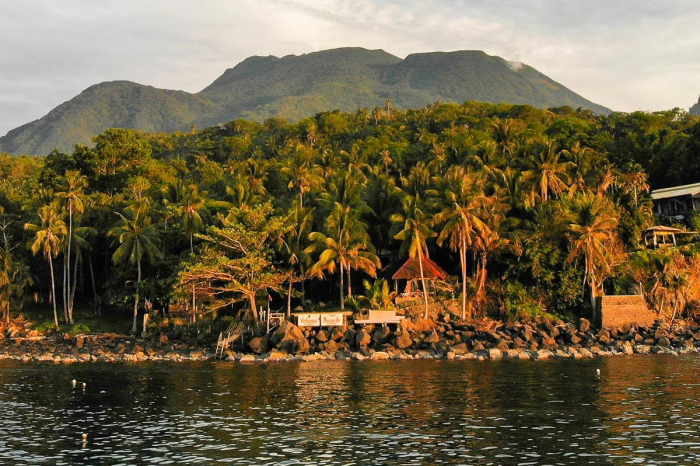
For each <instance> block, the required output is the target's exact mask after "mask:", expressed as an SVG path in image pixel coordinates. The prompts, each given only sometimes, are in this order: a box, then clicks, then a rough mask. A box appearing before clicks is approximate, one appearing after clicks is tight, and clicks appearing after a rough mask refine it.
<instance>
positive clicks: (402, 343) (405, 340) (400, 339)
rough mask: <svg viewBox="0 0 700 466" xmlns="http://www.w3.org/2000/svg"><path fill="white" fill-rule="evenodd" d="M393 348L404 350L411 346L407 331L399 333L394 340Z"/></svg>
mask: <svg viewBox="0 0 700 466" xmlns="http://www.w3.org/2000/svg"><path fill="white" fill-rule="evenodd" d="M394 346H395V347H397V348H399V349H406V348H410V347H411V346H413V340H412V339H411V336H410V335H409V334H408V332H407V331H405V330H404V331H402V332H400V333H399V334H398V335H397V336H396V338H395V339H394Z"/></svg>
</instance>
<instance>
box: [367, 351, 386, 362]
mask: <svg viewBox="0 0 700 466" xmlns="http://www.w3.org/2000/svg"><path fill="white" fill-rule="evenodd" d="M370 359H374V360H377V359H389V353H386V352H384V351H377V352H375V353H373V354H372V356H371V357H370Z"/></svg>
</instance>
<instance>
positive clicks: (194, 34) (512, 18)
mask: <svg viewBox="0 0 700 466" xmlns="http://www.w3.org/2000/svg"><path fill="white" fill-rule="evenodd" d="M345 46H360V47H365V48H370V49H378V48H381V49H384V50H386V51H387V52H390V53H392V54H394V55H397V56H399V57H402V58H403V57H405V56H406V55H408V54H410V53H414V52H432V51H452V50H465V49H477V50H483V51H485V52H486V53H488V54H490V55H498V56H501V57H503V58H505V59H507V60H512V61H522V62H524V63H527V64H528V65H530V66H533V67H534V68H536V69H538V70H539V71H541V72H542V73H544V74H546V75H548V76H549V77H551V78H552V79H554V80H556V81H559V82H560V83H562V84H564V85H565V86H567V87H569V88H570V89H572V90H573V91H575V92H577V93H579V94H581V95H583V96H584V97H586V98H588V99H590V100H592V101H594V102H596V103H599V104H602V105H605V106H607V107H610V108H612V109H614V110H621V111H634V110H652V111H653V110H664V109H669V108H672V107H682V108H685V109H687V108H688V107H690V106H691V105H692V104H693V103H695V102H696V101H697V99H698V94H700V2H699V1H697V0H655V1H647V0H503V1H499V0H433V1H427V0H406V1H397V0H199V1H197V2H193V1H191V0H190V1H185V0H99V1H97V0H54V1H50V0H0V135H3V134H5V133H6V132H7V131H9V130H10V129H12V128H15V127H17V126H19V125H21V124H24V123H27V122H29V121H31V120H34V119H37V118H40V117H42V116H43V115H45V114H46V113H47V112H48V111H49V110H51V109H52V108H53V107H55V106H57V105H58V104H60V103H62V102H64V101H66V100H69V99H70V98H72V97H74V96H75V95H77V94H78V93H80V92H81V91H82V90H83V89H85V88H87V87H88V86H90V85H92V84H95V83H98V82H102V81H111V80H117V79H126V80H130V81H135V82H138V83H142V84H149V85H152V86H156V87H161V88H169V89H181V90H185V91H188V92H198V91H200V90H201V89H203V88H204V87H206V86H207V85H208V84H209V83H211V82H212V81H213V80H214V79H216V78H217V77H218V76H219V75H221V74H222V73H223V72H224V70H225V69H227V68H231V67H233V66H234V65H236V64H237V63H238V62H240V61H241V60H243V59H245V58H246V57H248V56H250V55H276V56H284V55H288V54H296V55H299V54H303V53H308V52H313V51H317V50H324V49H329V48H336V47H345Z"/></svg>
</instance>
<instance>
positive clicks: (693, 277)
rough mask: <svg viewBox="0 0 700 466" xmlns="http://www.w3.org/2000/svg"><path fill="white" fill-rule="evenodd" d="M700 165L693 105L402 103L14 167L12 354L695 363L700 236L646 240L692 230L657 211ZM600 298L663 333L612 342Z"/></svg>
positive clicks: (6, 296)
mask: <svg viewBox="0 0 700 466" xmlns="http://www.w3.org/2000/svg"><path fill="white" fill-rule="evenodd" d="M698 164H700V117H698V116H696V115H690V114H688V113H686V112H684V111H681V110H677V109H676V110H670V111H666V112H656V113H644V112H635V113H632V114H623V113H611V114H609V115H598V114H595V113H593V112H591V111H590V110H581V109H579V110H575V109H571V108H568V107H560V108H552V109H536V108H533V107H529V106H526V105H508V104H497V105H496V104H487V103H477V102H467V103H465V104H463V105H457V104H440V103H436V104H433V105H430V106H428V107H425V108H420V109H415V110H400V109H396V108H394V107H393V105H392V103H391V101H390V100H387V101H386V102H383V103H382V105H381V106H378V107H376V108H375V109H373V110H369V109H360V110H358V111H356V112H352V113H344V112H338V111H336V112H325V113H320V114H318V115H316V116H314V117H310V118H306V119H303V120H300V121H298V122H296V123H289V122H287V121H284V120H281V119H276V118H272V119H268V120H266V121H265V122H264V123H256V122H251V121H245V120H235V121H232V122H230V123H226V124H221V125H218V126H213V127H210V128H206V129H202V130H199V129H196V128H194V127H193V128H192V129H191V131H189V132H187V133H183V132H176V133H172V134H165V133H142V132H138V131H131V130H124V129H111V130H108V131H106V132H105V133H103V134H100V135H98V136H96V137H95V138H94V144H93V145H92V146H90V147H87V146H80V145H79V146H76V147H75V149H74V150H73V151H72V152H71V153H61V152H58V151H54V152H52V153H51V154H48V155H46V156H20V157H14V156H9V155H2V156H0V175H1V176H0V234H1V236H0V313H1V317H2V322H3V327H2V330H3V331H2V332H0V334H2V337H0V355H3V356H1V357H11V358H19V359H28V360H39V359H42V360H49V359H52V360H56V358H58V360H63V359H64V356H65V358H68V359H70V360H73V359H72V358H74V359H75V360H150V359H175V360H177V359H191V358H194V359H204V358H207V357H211V356H212V354H213V351H214V348H215V347H216V342H217V337H218V336H219V335H220V334H226V335H231V336H232V342H231V347H230V349H228V350H225V351H224V353H225V355H227V357H228V358H237V359H251V358H253V359H257V358H262V359H269V358H272V359H275V358H282V359H284V358H305V359H308V358H316V357H329V358H331V357H332V358H339V357H340V358H356V359H361V358H367V357H370V358H372V357H373V358H375V359H376V358H383V357H386V358H392V357H394V358H398V357H405V358H407V357H412V358H413V357H450V358H452V357H454V358H455V359H458V358H464V357H470V358H471V357H476V358H487V357H488V358H495V357H498V356H506V357H518V358H525V359H526V358H533V359H535V358H540V359H541V358H545V357H547V356H549V355H554V356H557V355H559V356H570V357H586V356H589V354H590V355H595V354H612V353H634V352H638V353H639V352H678V351H686V350H692V349H693V348H694V342H695V341H696V340H697V336H698V333H697V330H698V329H697V324H696V322H697V320H698V316H697V311H698V309H700V307H699V303H700V301H699V299H700V256H699V255H698V254H699V251H700V249H699V248H698V246H697V243H696V242H695V241H694V239H695V236H694V235H693V234H684V235H683V236H682V239H680V237H679V240H678V242H674V244H673V245H669V247H659V248H656V247H654V246H657V244H654V245H646V244H645V242H644V241H643V240H642V238H643V233H644V231H645V230H647V229H648V228H650V227H652V226H654V225H669V226H676V227H680V228H681V229H683V230H685V231H686V232H687V231H697V230H698V229H699V227H700V221H698V219H697V217H696V216H695V215H694V213H693V212H690V214H689V215H686V216H674V217H658V216H656V217H655V216H654V214H653V204H652V201H651V198H650V195H649V192H650V189H657V188H664V187H669V186H677V185H682V184H689V183H696V182H698V181H700V166H699V165H698ZM654 238H656V236H654ZM654 241H656V239H655V240H654ZM400 270H401V271H402V272H401V273H398V272H397V271H400ZM407 271H408V272H410V273H407ZM603 295H641V296H643V301H644V303H645V304H646V306H648V308H649V309H651V310H652V311H653V312H654V313H655V318H656V319H657V323H656V324H654V326H651V325H650V324H649V325H647V324H645V325H646V326H635V325H631V326H630V325H628V326H626V327H624V328H621V329H609V330H606V329H604V330H600V329H599V328H598V327H599V325H598V323H599V320H600V315H599V313H598V312H596V311H597V310H598V308H599V306H598V304H597V303H598V302H599V298H600V297H601V296H603ZM370 310H371V311H374V312H375V315H380V314H378V312H380V311H386V312H390V314H381V315H383V316H387V315H390V317H389V319H390V320H389V324H388V325H386V326H382V325H381V322H377V321H376V319H375V320H373V318H372V314H369V318H368V317H367V313H368V311H370ZM310 313H319V314H323V313H335V314H336V315H338V316H342V318H343V319H344V321H347V322H349V323H350V325H348V326H346V327H344V326H342V325H341V326H337V325H336V326H326V328H323V329H322V328H320V327H304V326H302V325H301V324H300V323H299V322H298V320H297V319H299V318H300V315H301V314H310ZM270 317H273V319H272V320H273V322H272V325H271V328H270V330H269V331H268V327H267V326H268V325H269V321H270ZM391 319H395V320H391ZM582 319H583V320H582ZM363 320H364V321H365V322H367V323H368V325H367V326H365V327H362V326H361V325H354V324H353V321H360V322H362V321H363ZM589 321H590V322H593V323H594V324H593V325H591V324H588V322H589ZM293 322H297V323H298V324H299V326H297V325H295V324H294V323H293ZM129 330H130V335H127V336H125V335H124V334H125V333H128V332H129ZM234 337H235V338H234ZM288 341H292V342H293V343H287V342H288ZM304 342H305V343H304ZM243 353H245V356H241V354H243ZM256 355H257V356H256ZM263 355H264V356H263ZM315 355H324V356H315Z"/></svg>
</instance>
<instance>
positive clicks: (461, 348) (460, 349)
mask: <svg viewBox="0 0 700 466" xmlns="http://www.w3.org/2000/svg"><path fill="white" fill-rule="evenodd" d="M467 351H468V348H467V344H466V343H458V344H456V345H453V346H451V347H450V352H451V353H453V354H455V355H457V354H459V355H462V354H466V353H467Z"/></svg>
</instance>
